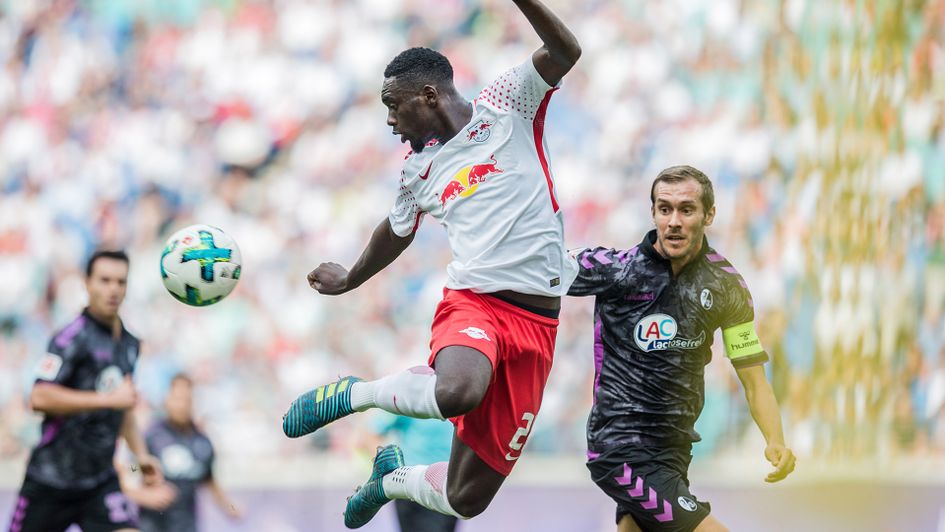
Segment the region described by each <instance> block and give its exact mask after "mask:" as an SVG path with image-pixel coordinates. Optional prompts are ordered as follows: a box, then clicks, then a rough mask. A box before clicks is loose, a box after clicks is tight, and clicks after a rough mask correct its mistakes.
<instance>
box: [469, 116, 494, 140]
mask: <svg viewBox="0 0 945 532" xmlns="http://www.w3.org/2000/svg"><path fill="white" fill-rule="evenodd" d="M491 127H492V122H486V121H484V120H479V121H478V122H476V123H475V124H473V125H472V127H470V128H469V129H467V130H466V140H474V141H476V142H485V141H487V140H489V136H490V135H492V131H490V129H489V128H491Z"/></svg>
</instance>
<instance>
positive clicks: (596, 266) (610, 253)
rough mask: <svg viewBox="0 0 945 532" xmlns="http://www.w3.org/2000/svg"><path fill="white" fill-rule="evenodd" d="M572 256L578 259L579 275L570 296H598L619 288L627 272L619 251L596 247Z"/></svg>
mask: <svg viewBox="0 0 945 532" xmlns="http://www.w3.org/2000/svg"><path fill="white" fill-rule="evenodd" d="M572 254H573V255H574V258H576V259H577V263H578V274H577V277H576V278H575V279H574V282H573V283H571V288H569V289H568V295H569V296H597V295H602V294H608V293H613V292H614V291H616V290H617V289H618V288H619V286H620V281H621V280H622V279H623V278H624V276H625V274H626V272H625V267H624V263H623V261H621V260H619V257H618V255H619V254H620V253H619V252H618V251H617V250H615V249H611V248H603V247H596V248H593V249H583V250H580V251H578V252H576V253H575V252H572Z"/></svg>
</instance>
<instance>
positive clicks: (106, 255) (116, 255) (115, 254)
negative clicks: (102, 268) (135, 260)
mask: <svg viewBox="0 0 945 532" xmlns="http://www.w3.org/2000/svg"><path fill="white" fill-rule="evenodd" d="M98 259H114V260H120V261H122V262H124V263H125V264H128V265H131V261H129V260H128V254H127V253H125V252H124V251H122V250H120V249H119V250H104V249H100V250H98V251H96V252H95V253H92V256H91V257H89V261H88V262H87V263H86V264H85V276H86V277H91V276H92V267H94V266H95V261H97V260H98Z"/></svg>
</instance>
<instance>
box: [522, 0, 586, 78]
mask: <svg viewBox="0 0 945 532" xmlns="http://www.w3.org/2000/svg"><path fill="white" fill-rule="evenodd" d="M513 1H514V2H515V5H516V6H518V8H519V10H521V11H522V14H524V15H525V18H527V19H528V22H529V23H531V25H532V27H533V28H535V33H537V34H538V37H540V38H541V41H542V43H544V46H542V47H541V48H539V49H538V50H536V51H535V53H534V54H532V62H533V63H534V64H535V70H537V71H538V74H540V75H541V77H542V78H543V79H544V80H545V82H547V83H548V85H551V86H555V85H557V84H558V82H559V81H561V78H563V77H564V75H565V74H567V73H568V72H569V71H570V70H571V67H573V66H574V64H575V63H577V60H578V58H579V57H581V45H580V44H578V40H577V37H575V36H574V34H573V33H571V30H569V29H568V27H567V26H565V25H564V22H562V21H561V19H559V18H558V17H557V16H556V15H555V14H554V13H552V12H551V10H550V9H548V7H546V6H545V5H544V4H543V3H541V2H539V1H538V0H513Z"/></svg>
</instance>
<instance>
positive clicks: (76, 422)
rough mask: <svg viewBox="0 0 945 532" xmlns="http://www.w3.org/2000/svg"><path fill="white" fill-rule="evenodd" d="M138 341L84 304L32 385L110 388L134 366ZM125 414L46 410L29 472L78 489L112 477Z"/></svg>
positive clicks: (56, 339) (58, 337)
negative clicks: (53, 412) (114, 330)
mask: <svg viewBox="0 0 945 532" xmlns="http://www.w3.org/2000/svg"><path fill="white" fill-rule="evenodd" d="M139 345H140V344H139V342H138V339H137V338H135V337H134V336H132V335H131V333H129V332H128V331H127V330H125V329H124V327H122V330H121V336H120V337H119V338H118V340H115V338H114V336H113V334H112V330H111V328H110V327H109V326H107V325H105V324H103V323H101V322H98V321H96V320H95V318H93V317H92V316H91V315H90V314H89V313H88V310H86V311H84V312H83V313H82V315H81V316H79V317H78V318H76V319H75V321H73V322H72V323H70V324H69V325H67V326H66V327H65V328H63V329H62V330H61V331H59V332H58V333H57V334H56V335H55V336H53V338H52V340H50V342H49V348H48V352H47V353H46V356H45V357H44V358H43V359H42V361H41V362H40V365H39V369H38V371H37V376H36V383H35V384H34V385H35V386H42V383H43V382H50V383H54V384H58V385H60V386H65V387H68V388H72V389H74V390H84V391H96V392H99V393H107V392H110V391H112V390H114V389H115V388H116V387H117V386H118V385H119V384H121V381H122V379H124V377H125V375H130V374H131V373H132V372H133V371H134V367H135V362H137V360H138V349H139ZM123 420H124V412H123V411H120V410H94V411H89V412H82V413H80V414H74V415H68V416H53V415H48V414H47V415H46V416H45V418H44V419H43V429H42V438H41V440H40V442H39V444H38V445H37V446H36V448H35V449H33V452H32V454H31V456H30V461H29V465H28V466H27V469H26V476H27V477H28V478H30V479H32V480H34V481H36V482H39V483H41V484H45V485H47V486H52V487H54V488H58V489H74V490H86V489H91V488H94V487H96V486H99V485H101V484H102V483H104V482H106V481H108V480H109V479H110V478H111V477H114V476H115V468H114V466H113V465H112V457H113V456H114V454H115V444H116V443H117V440H118V435H119V432H120V430H121V424H122V421H123Z"/></svg>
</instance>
